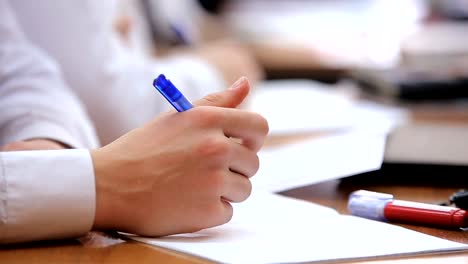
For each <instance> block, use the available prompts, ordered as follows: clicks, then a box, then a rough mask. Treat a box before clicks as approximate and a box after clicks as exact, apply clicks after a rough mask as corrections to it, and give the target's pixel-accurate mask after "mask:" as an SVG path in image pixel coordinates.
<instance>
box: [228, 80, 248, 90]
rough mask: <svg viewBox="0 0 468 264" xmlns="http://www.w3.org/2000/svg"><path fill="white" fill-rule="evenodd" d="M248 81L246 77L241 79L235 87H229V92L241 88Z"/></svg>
mask: <svg viewBox="0 0 468 264" xmlns="http://www.w3.org/2000/svg"><path fill="white" fill-rule="evenodd" d="M246 81H247V78H246V77H240V79H239V80H237V81H236V82H235V83H234V84H233V85H231V87H229V90H236V89H238V88H240V87H241V86H242V85H243V84H244V83H245V82H246Z"/></svg>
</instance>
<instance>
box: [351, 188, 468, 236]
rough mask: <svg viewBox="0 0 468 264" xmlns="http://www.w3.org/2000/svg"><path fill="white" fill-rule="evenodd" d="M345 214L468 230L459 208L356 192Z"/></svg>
mask: <svg viewBox="0 0 468 264" xmlns="http://www.w3.org/2000/svg"><path fill="white" fill-rule="evenodd" d="M348 211H349V212H350V213H351V214H352V215H355V216H360V217H365V218H369V219H374V220H379V221H388V222H398V223H408V224H415V225H424V226H434V227H442V228H450V229H457V228H466V227H468V212H467V211H465V210H462V209H459V208H455V207H449V206H440V205H433V204H425V203H417V202H409V201H402V200H395V199H394V198H393V195H391V194H386V193H377V192H370V191H365V190H359V191H355V192H353V193H351V195H350V199H349V201H348Z"/></svg>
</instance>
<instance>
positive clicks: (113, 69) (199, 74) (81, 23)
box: [10, 0, 225, 144]
mask: <svg viewBox="0 0 468 264" xmlns="http://www.w3.org/2000/svg"><path fill="white" fill-rule="evenodd" d="M10 3H11V5H12V7H13V8H14V10H15V12H16V13H17V16H18V20H19V21H20V24H21V25H22V26H23V28H24V30H25V32H26V34H27V35H28V37H29V38H30V39H32V40H33V42H34V43H36V44H38V45H39V46H40V47H42V48H43V49H44V50H46V51H47V52H48V53H49V54H50V55H51V56H52V57H54V58H55V59H56V60H57V61H58V62H59V63H60V65H61V66H62V69H63V71H64V74H65V78H66V80H67V82H68V83H69V84H70V86H71V87H72V88H73V89H74V91H75V92H76V93H77V94H78V96H80V98H81V99H82V100H83V101H84V102H85V104H86V106H87V108H88V111H89V113H90V115H91V118H92V119H93V121H94V122H95V125H96V128H97V131H98V134H99V137H100V139H101V141H102V143H103V144H107V143H109V142H110V141H112V140H113V139H115V138H116V137H118V136H120V135H122V134H124V133H125V132H127V131H129V130H131V129H133V128H135V127H137V126H140V125H142V124H144V123H145V122H147V121H148V120H150V119H152V118H153V117H155V116H156V115H157V114H159V113H161V112H163V111H166V110H168V109H170V105H169V104H168V103H167V102H165V101H164V99H163V98H162V97H161V96H160V95H158V94H156V91H155V90H154V88H153V87H152V83H153V79H154V78H155V77H157V75H159V74H160V73H164V74H166V76H167V77H168V78H169V79H171V80H172V81H173V83H174V84H175V85H176V86H177V87H178V88H180V89H181V90H182V92H183V93H185V95H186V97H187V98H188V99H189V100H195V99H198V98H200V97H202V96H204V95H205V94H208V93H210V92H213V91H216V90H219V89H223V88H225V87H224V86H225V83H224V80H223V79H222V77H221V75H220V74H219V73H218V72H217V71H216V70H215V69H214V68H212V67H211V66H210V65H208V64H207V63H205V62H204V61H201V60H200V59H197V58H195V57H174V58H171V59H167V60H155V59H154V58H150V57H149V56H146V55H145V54H142V53H141V52H139V51H138V50H136V49H131V48H130V47H128V46H127V45H125V44H124V43H123V42H122V41H121V39H120V36H119V35H118V34H117V32H116V31H115V30H114V22H115V21H114V19H115V14H116V12H117V1H116V0H100V1H96V0H80V1H56V0H43V1H28V0H15V1H10Z"/></svg>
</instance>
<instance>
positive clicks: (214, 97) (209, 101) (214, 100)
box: [201, 93, 223, 106]
mask: <svg viewBox="0 0 468 264" xmlns="http://www.w3.org/2000/svg"><path fill="white" fill-rule="evenodd" d="M222 101H223V97H222V96H221V94H219V93H212V94H208V95H206V96H205V97H203V99H202V103H201V104H202V105H211V106H216V105H219V104H220V102H222Z"/></svg>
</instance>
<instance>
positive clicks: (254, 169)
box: [249, 155, 260, 177]
mask: <svg viewBox="0 0 468 264" xmlns="http://www.w3.org/2000/svg"><path fill="white" fill-rule="evenodd" d="M252 162H253V166H252V174H251V175H249V177H252V176H254V175H255V174H256V173H257V172H258V169H259V168H260V158H259V157H258V155H255V156H254V157H253V160H252Z"/></svg>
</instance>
